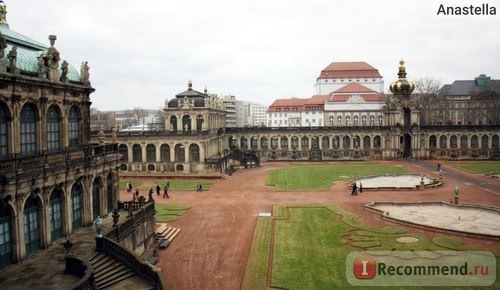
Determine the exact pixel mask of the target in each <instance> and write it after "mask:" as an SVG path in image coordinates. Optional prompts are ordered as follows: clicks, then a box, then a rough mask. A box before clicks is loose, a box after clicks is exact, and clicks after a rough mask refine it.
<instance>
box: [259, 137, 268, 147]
mask: <svg viewBox="0 0 500 290" xmlns="http://www.w3.org/2000/svg"><path fill="white" fill-rule="evenodd" d="M268 146H269V140H267V138H266V137H262V138H260V148H262V150H267V147H268Z"/></svg>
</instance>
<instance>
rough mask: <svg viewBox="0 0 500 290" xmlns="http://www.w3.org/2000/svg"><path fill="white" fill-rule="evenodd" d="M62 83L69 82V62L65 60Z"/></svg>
mask: <svg viewBox="0 0 500 290" xmlns="http://www.w3.org/2000/svg"><path fill="white" fill-rule="evenodd" d="M61 82H63V83H66V82H68V62H67V61H65V60H63V62H62V64H61Z"/></svg>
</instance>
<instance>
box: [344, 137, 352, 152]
mask: <svg viewBox="0 0 500 290" xmlns="http://www.w3.org/2000/svg"><path fill="white" fill-rule="evenodd" d="M342 148H344V149H350V148H351V138H349V136H344V138H342Z"/></svg>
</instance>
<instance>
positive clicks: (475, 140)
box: [470, 135, 479, 148]
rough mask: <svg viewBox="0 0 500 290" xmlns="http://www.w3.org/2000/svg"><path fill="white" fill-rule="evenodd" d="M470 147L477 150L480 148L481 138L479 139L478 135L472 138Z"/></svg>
mask: <svg viewBox="0 0 500 290" xmlns="http://www.w3.org/2000/svg"><path fill="white" fill-rule="evenodd" d="M470 146H471V147H473V148H474V147H475V148H479V137H477V135H473V136H472V137H471V138H470Z"/></svg>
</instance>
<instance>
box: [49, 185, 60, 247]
mask: <svg viewBox="0 0 500 290" xmlns="http://www.w3.org/2000/svg"><path fill="white" fill-rule="evenodd" d="M62 195H63V193H62V190H61V189H60V188H58V187H57V188H55V189H54V190H53V191H52V193H51V195H50V227H51V238H52V241H55V240H57V239H59V238H60V237H61V236H62V234H63V224H62V222H63V218H62V217H63V200H62Z"/></svg>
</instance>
